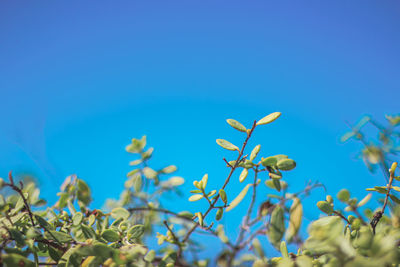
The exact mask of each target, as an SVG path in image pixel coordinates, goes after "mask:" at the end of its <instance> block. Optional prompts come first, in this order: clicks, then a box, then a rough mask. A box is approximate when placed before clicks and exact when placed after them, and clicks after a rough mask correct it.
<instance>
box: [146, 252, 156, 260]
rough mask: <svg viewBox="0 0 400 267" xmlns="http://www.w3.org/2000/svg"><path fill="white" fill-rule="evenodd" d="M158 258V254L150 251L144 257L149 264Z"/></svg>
mask: <svg viewBox="0 0 400 267" xmlns="http://www.w3.org/2000/svg"><path fill="white" fill-rule="evenodd" d="M155 258H156V252H155V251H154V250H150V251H149V252H148V253H147V254H146V256H144V260H145V261H147V262H153V260H154V259H155Z"/></svg>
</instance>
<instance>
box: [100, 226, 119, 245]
mask: <svg viewBox="0 0 400 267" xmlns="http://www.w3.org/2000/svg"><path fill="white" fill-rule="evenodd" d="M101 237H102V238H104V239H105V240H107V241H108V242H116V241H118V240H119V239H120V237H119V234H118V232H117V231H115V230H112V229H106V230H104V231H103V233H101Z"/></svg>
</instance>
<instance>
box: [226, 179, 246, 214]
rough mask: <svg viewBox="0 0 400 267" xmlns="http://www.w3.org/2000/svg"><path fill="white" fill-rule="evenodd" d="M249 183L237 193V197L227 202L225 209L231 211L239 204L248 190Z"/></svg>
mask: <svg viewBox="0 0 400 267" xmlns="http://www.w3.org/2000/svg"><path fill="white" fill-rule="evenodd" d="M250 186H251V184H248V185H246V186H245V187H244V188H243V189H242V191H241V192H240V193H239V195H237V197H236V198H235V199H234V200H232V202H231V203H230V204H229V206H228V207H227V208H226V211H227V212H228V211H231V210H232V209H234V208H235V207H236V206H237V205H239V203H240V202H242V200H243V198H244V197H245V196H246V194H247V191H249V188H250Z"/></svg>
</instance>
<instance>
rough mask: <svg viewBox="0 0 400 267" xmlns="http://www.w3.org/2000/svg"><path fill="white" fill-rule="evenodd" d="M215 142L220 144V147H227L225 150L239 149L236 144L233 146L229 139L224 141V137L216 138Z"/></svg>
mask: <svg viewBox="0 0 400 267" xmlns="http://www.w3.org/2000/svg"><path fill="white" fill-rule="evenodd" d="M217 144H218V145H220V146H221V147H223V148H225V149H227V150H231V151H235V150H237V151H239V148H238V147H237V146H235V145H234V144H232V143H231V142H229V141H226V140H224V139H217Z"/></svg>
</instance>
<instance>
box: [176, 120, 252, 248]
mask: <svg viewBox="0 0 400 267" xmlns="http://www.w3.org/2000/svg"><path fill="white" fill-rule="evenodd" d="M256 125H257V121H254V123H253V126H252V127H251V129H250V131H249V132H248V133H247V137H246V140H245V141H244V143H243V146H242V148H241V150H240V151H239V155H238V157H237V159H236V161H235V164H234V166H232V167H231V170H230V172H229V174H228V177H227V178H226V179H225V182H224V185H223V186H222V188H221V189H224V188H225V187H226V186H227V185H228V183H229V180H230V179H231V177H232V174H233V173H234V171H235V170H236V168H237V167H238V165H239V161H240V160H241V158H242V155H243V152H244V149H245V148H246V145H247V142H248V141H249V139H250V137H251V135H252V133H253V131H254V129H255V128H256ZM218 199H219V194H218V195H217V196H216V198H215V199H214V201H213V202H212V204H211V205H210V207H209V208H208V209H207V211H206V212H205V213H204V215H203V218H205V217H206V216H207V215H208V214H209V213H210V211H211V210H212V209H213V208H214V206H215V204H216V203H217V201H218ZM198 226H199V223H196V224H195V225H194V226H193V227H192V228H191V229H190V230H189V231H188V232H187V234H186V235H185V237H184V238H183V240H182V242H186V241H187V240H188V239H189V237H190V235H191V234H192V233H193V232H194V230H196V228H197V227H198ZM181 253H182V251H179V252H178V255H179V256H180V254H181Z"/></svg>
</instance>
